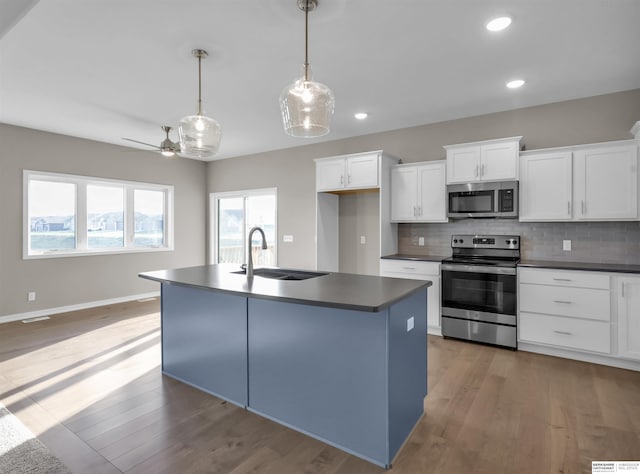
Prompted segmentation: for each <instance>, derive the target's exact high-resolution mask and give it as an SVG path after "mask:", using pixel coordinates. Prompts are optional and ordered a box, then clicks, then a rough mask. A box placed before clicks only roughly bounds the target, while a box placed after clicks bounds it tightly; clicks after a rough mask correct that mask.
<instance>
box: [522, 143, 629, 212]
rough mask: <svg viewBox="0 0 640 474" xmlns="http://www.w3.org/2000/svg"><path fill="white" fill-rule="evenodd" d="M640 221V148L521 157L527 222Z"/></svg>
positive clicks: (593, 148)
mask: <svg viewBox="0 0 640 474" xmlns="http://www.w3.org/2000/svg"><path fill="white" fill-rule="evenodd" d="M638 216H639V215H638V145H637V144H636V142H633V141H626V142H619V143H618V144H616V143H605V144H596V145H584V146H579V147H565V148H561V149H555V150H553V149H550V150H541V151H537V152H525V153H523V154H522V155H521V157H520V220H521V221H572V220H575V221H581V220H593V221H606V220H635V219H638Z"/></svg>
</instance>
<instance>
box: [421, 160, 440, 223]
mask: <svg viewBox="0 0 640 474" xmlns="http://www.w3.org/2000/svg"><path fill="white" fill-rule="evenodd" d="M445 174H446V166H445V162H444V161H440V162H436V163H429V164H426V165H424V166H420V167H419V168H418V176H417V178H418V212H417V214H418V220H419V221H424V222H446V221H447V199H446V195H447V193H446V180H445Z"/></svg>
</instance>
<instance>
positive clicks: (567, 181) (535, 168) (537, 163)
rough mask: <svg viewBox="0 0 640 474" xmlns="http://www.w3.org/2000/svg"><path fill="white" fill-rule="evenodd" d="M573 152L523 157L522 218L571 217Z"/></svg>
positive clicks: (551, 219)
mask: <svg viewBox="0 0 640 474" xmlns="http://www.w3.org/2000/svg"><path fill="white" fill-rule="evenodd" d="M571 160H572V157H571V153H570V152H565V153H549V154H539V155H527V156H523V157H522V158H521V159H520V220H521V221H563V220H570V219H571V209H572V202H571V199H572V198H571V195H572V193H571V173H572V166H571V163H572V162H571Z"/></svg>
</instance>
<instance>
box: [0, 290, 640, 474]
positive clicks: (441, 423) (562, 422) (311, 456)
mask: <svg viewBox="0 0 640 474" xmlns="http://www.w3.org/2000/svg"><path fill="white" fill-rule="evenodd" d="M428 371H429V373H428V380H429V395H428V396H427V398H426V400H425V410H426V416H425V417H424V418H423V419H422V421H421V422H420V423H419V425H418V426H417V428H416V430H415V431H414V433H413V435H412V436H411V437H410V438H409V440H408V442H407V443H406V444H405V446H404V448H403V450H402V451H401V452H400V455H399V456H398V457H397V459H396V461H395V463H394V465H393V468H392V469H391V471H389V472H392V473H398V474H400V473H401V474H415V473H447V474H450V473H471V472H477V473H485V472H486V473H528V472H531V473H552V472H557V473H571V472H591V461H592V460H640V373H638V372H633V371H627V370H622V369H615V368H610V367H604V366H598V365H593V364H587V363H583V362H577V361H571V360H565V359H559V358H553V357H547V356H542V355H538V354H532V353H527V352H512V351H508V350H503V349H496V348H491V347H487V346H481V345H475V344H470V343H465V342H458V341H452V340H443V339H442V338H438V337H430V338H429V368H428ZM0 401H2V403H3V404H4V405H6V406H7V408H8V409H9V410H10V411H11V412H13V413H14V414H15V415H16V416H17V417H18V418H19V419H20V420H22V422H23V423H24V424H25V425H26V426H27V427H28V428H29V429H31V431H33V432H34V434H36V436H38V437H39V438H40V440H41V441H42V442H43V443H44V444H45V445H46V446H48V447H49V449H50V450H51V451H52V452H53V453H54V454H55V455H57V456H58V457H59V458H60V459H61V460H62V461H63V462H64V463H65V464H67V465H68V466H69V468H70V469H71V470H72V471H73V472H77V473H117V472H127V473H192V472H193V473H199V472H203V473H205V472H206V473H234V474H247V473H274V474H287V473H296V474H297V473H307V474H320V473H322V474H358V473H363V474H364V473H367V474H368V473H381V472H384V470H383V469H380V468H378V467H376V466H373V465H371V464H369V463H367V462H365V461H362V460H360V459H358V458H356V457H354V456H351V455H348V454H346V453H343V452H342V451H340V450H338V449H335V448H332V447H330V446H327V445H326V444H323V443H321V442H319V441H315V440H313V439H311V438H309V437H307V436H305V435H302V434H299V433H297V432H295V431H293V430H290V429H288V428H285V427H283V426H280V425H278V424H276V423H274V422H271V421H268V420H266V419H264V418H261V417H260V416H257V415H255V414H252V413H249V412H247V411H245V410H242V409H240V408H238V407H235V406H233V405H231V404H229V403H225V402H223V401H222V400H220V399H217V398H215V397H213V396H211V395H208V394H205V393H202V392H200V391H198V390H196V389H194V388H192V387H189V386H187V385H184V384H182V383H179V382H176V381H175V380H172V379H170V378H168V377H163V376H162V375H161V373H160V327H159V302H158V301H157V300H155V301H151V302H144V303H141V302H132V303H126V304H120V305H114V306H109V307H103V308H96V309H92V310H85V311H78V312H73V313H67V314H64V315H57V316H55V317H53V318H51V319H50V320H47V321H41V322H34V323H30V324H24V323H21V322H15V323H7V324H1V325H0ZM1 462H2V461H1V459H0V463H1Z"/></svg>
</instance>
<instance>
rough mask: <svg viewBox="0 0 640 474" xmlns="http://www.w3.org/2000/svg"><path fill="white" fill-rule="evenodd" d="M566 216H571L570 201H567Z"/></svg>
mask: <svg viewBox="0 0 640 474" xmlns="http://www.w3.org/2000/svg"><path fill="white" fill-rule="evenodd" d="M567 215H568V216H570V215H571V201H567Z"/></svg>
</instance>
